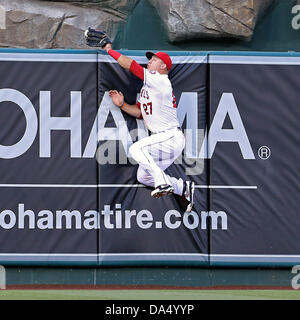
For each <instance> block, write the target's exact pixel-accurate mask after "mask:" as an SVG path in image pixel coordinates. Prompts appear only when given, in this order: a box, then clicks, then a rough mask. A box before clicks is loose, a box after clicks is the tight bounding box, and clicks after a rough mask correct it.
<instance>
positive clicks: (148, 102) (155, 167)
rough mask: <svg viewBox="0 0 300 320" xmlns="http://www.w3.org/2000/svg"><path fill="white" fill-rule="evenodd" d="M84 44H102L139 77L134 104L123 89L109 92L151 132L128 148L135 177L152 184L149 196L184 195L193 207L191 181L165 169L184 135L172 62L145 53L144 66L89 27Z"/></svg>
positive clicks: (181, 146)
mask: <svg viewBox="0 0 300 320" xmlns="http://www.w3.org/2000/svg"><path fill="white" fill-rule="evenodd" d="M85 38H86V41H87V44H88V45H89V46H93V47H101V48H102V49H104V50H105V51H106V52H107V53H108V54H109V55H110V56H111V57H113V58H114V59H115V60H116V61H117V62H118V64H119V65H120V66H121V67H123V68H124V69H126V70H129V71H130V72H132V73H133V74H134V75H135V76H137V77H138V78H140V79H141V80H142V81H143V83H144V85H143V87H142V89H141V92H140V97H139V100H138V102H137V104H134V105H129V104H127V103H126V102H125V100H124V95H123V93H122V92H118V91H116V90H111V91H109V95H110V97H111V99H112V102H113V103H114V104H115V105H116V106H117V107H119V108H121V109H122V110H123V111H125V112H126V113H128V114H129V115H131V116H133V117H136V118H143V120H144V121H145V125H146V127H147V128H148V130H149V131H150V132H151V135H150V136H149V137H146V138H143V139H141V140H139V141H137V142H135V143H134V144H132V145H131V147H130V148H129V153H130V155H131V157H132V158H133V159H134V160H135V161H136V162H137V163H138V164H139V167H138V171H137V180H138V181H139V182H140V183H142V184H144V185H146V186H149V187H153V188H154V190H153V191H152V192H151V196H152V197H154V198H160V197H161V196H164V195H168V194H171V193H174V194H177V195H180V196H183V198H184V199H185V200H186V212H190V211H191V210H192V207H193V202H194V201H193V196H194V188H195V186H194V182H191V181H183V180H182V179H181V178H179V179H177V178H175V177H170V176H169V175H167V174H166V173H165V172H164V171H165V170H166V169H167V168H168V167H169V166H170V165H171V164H172V163H173V162H174V161H175V159H176V158H177V157H178V156H179V155H181V153H182V151H183V149H184V146H185V137H184V135H183V133H182V131H181V129H180V127H179V123H178V120H177V114H176V100H175V97H174V95H173V89H172V85H171V82H170V80H169V78H168V73H169V71H170V69H171V68H172V61H171V59H170V57H169V55H168V54H166V53H164V52H156V53H153V52H147V53H146V57H147V58H148V60H149V63H148V65H147V68H143V67H142V66H141V65H139V64H138V63H137V62H136V61H135V60H133V59H131V58H130V57H127V56H125V55H122V54H120V53H119V52H117V51H115V50H113V49H112V42H111V40H110V39H109V37H108V36H107V34H106V33H105V32H102V31H96V30H93V29H91V28H89V29H88V30H86V32H85Z"/></svg>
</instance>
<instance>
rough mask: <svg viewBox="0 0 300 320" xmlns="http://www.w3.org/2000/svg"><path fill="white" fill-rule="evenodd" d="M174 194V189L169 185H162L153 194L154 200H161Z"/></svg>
mask: <svg viewBox="0 0 300 320" xmlns="http://www.w3.org/2000/svg"><path fill="white" fill-rule="evenodd" d="M173 192H174V188H173V187H172V186H170V185H169V184H162V185H160V186H158V187H157V188H156V189H154V190H153V191H152V192H151V197H152V198H160V197H162V196H167V195H168V194H170V193H173Z"/></svg>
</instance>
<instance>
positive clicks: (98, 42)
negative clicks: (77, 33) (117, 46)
mask: <svg viewBox="0 0 300 320" xmlns="http://www.w3.org/2000/svg"><path fill="white" fill-rule="evenodd" d="M84 36H85V40H86V44H87V45H88V46H90V47H101V48H102V49H103V48H104V47H105V46H106V45H107V44H108V43H112V41H111V40H110V38H109V37H108V35H107V34H106V32H105V31H97V30H94V29H92V28H88V29H87V30H85V32H84Z"/></svg>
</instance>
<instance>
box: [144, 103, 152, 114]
mask: <svg viewBox="0 0 300 320" xmlns="http://www.w3.org/2000/svg"><path fill="white" fill-rule="evenodd" d="M143 108H144V111H145V113H146V115H147V116H149V115H151V114H152V102H148V103H144V104H143Z"/></svg>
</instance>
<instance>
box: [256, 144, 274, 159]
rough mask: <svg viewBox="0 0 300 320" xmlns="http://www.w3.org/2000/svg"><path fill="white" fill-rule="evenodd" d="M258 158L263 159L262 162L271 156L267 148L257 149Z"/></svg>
mask: <svg viewBox="0 0 300 320" xmlns="http://www.w3.org/2000/svg"><path fill="white" fill-rule="evenodd" d="M258 156H259V157H260V158H261V159H263V160H267V159H269V158H270V156H271V150H270V148H269V147H266V146H261V147H260V148H259V149H258Z"/></svg>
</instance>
